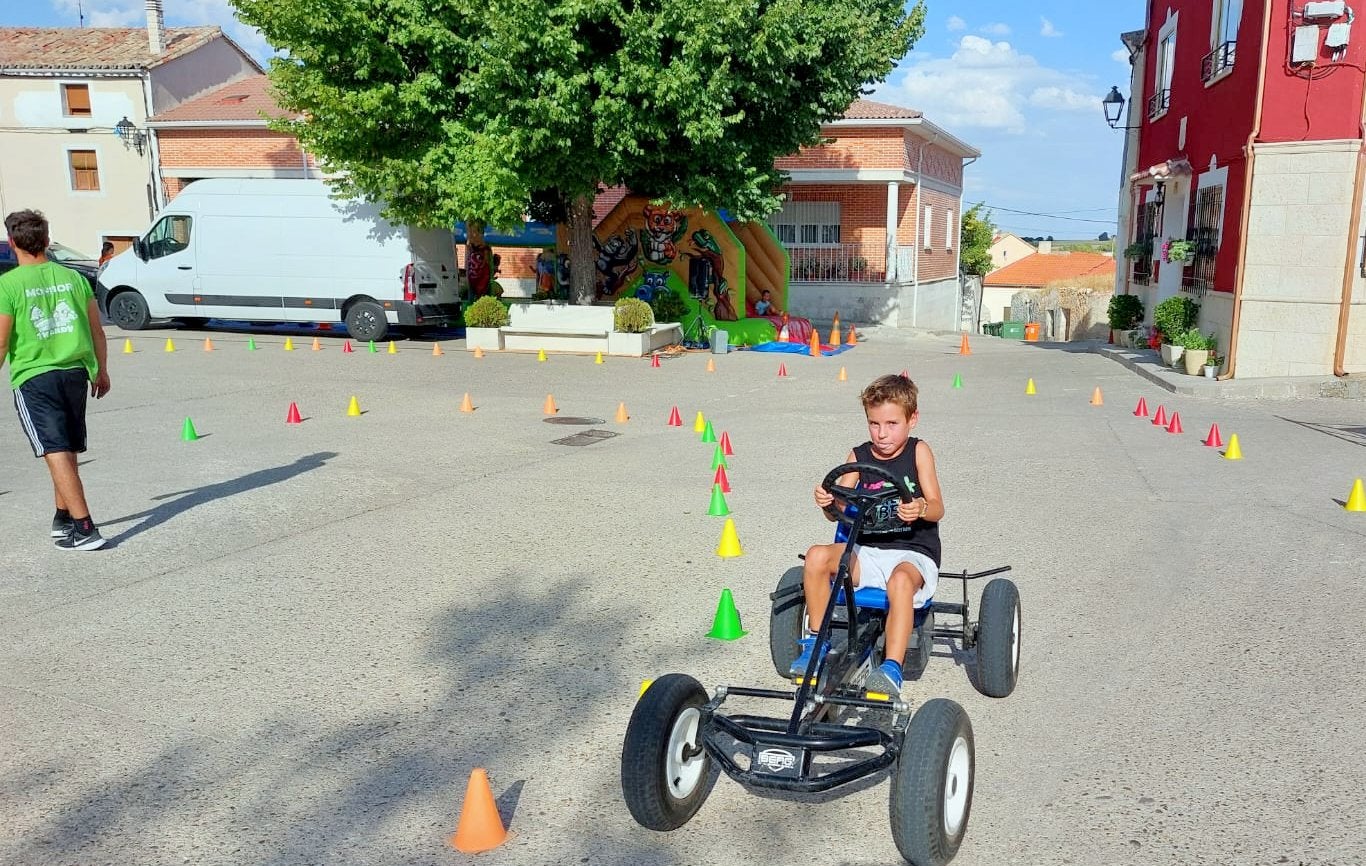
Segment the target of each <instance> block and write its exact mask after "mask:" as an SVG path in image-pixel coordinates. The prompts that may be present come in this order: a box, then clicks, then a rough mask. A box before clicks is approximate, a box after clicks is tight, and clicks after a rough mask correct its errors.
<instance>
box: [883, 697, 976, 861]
mask: <svg viewBox="0 0 1366 866" xmlns="http://www.w3.org/2000/svg"><path fill="white" fill-rule="evenodd" d="M975 770H976V758H975V755H974V749H973V740H972V723H971V722H970V721H969V720H968V714H967V713H966V712H965V711H964V710H963V708H962V707H960V706H959V705H958V704H956V703H954V702H953V701H950V700H948V699H946V698H935V699H934V700H931V701H928V702H926V703H925V705H924V706H922V707H921V708H920V709H919V711H917V712H916V714H915V715H914V716H913V717H912V718H911V725H910V727H909V728H908V729H907V731H906V735H905V739H904V740H903V741H902V745H901V755H900V756H899V757H898V758H897V765H896V772H895V774H894V775H893V777H892V796H891V816H892V838H893V839H894V840H895V841H896V848H897V850H898V851H900V852H901V856H902V857H904V858H906V862H908V863H911V864H912V866H943V864H945V863H948V862H949V861H950V860H952V859H953V855H955V854H957V853H958V846H959V845H961V844H962V843H963V835H964V833H966V832H967V829H968V814H969V813H970V812H971V811H972V786H973V775H974V771H975Z"/></svg>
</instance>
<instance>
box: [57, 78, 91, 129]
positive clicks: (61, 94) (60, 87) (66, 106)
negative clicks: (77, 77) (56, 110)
mask: <svg viewBox="0 0 1366 866" xmlns="http://www.w3.org/2000/svg"><path fill="white" fill-rule="evenodd" d="M68 87H84V88H85V100H86V103H87V105H88V106H89V107H88V108H87V111H88V112H89V113H88V114H72V113H71V104H70V103H69V102H68V101H67V98H66V95H67V88H68ZM57 98H58V99H59V100H60V101H61V103H62V117H63V118H69V119H72V120H86V121H89V120H90V119H91V118H93V117H94V116H95V96H94V94H93V93H91V91H90V82H88V81H58V82H57Z"/></svg>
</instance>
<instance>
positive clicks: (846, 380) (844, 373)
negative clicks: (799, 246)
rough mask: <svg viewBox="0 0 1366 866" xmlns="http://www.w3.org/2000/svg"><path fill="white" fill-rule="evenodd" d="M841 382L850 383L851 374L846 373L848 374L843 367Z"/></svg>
mask: <svg viewBox="0 0 1366 866" xmlns="http://www.w3.org/2000/svg"><path fill="white" fill-rule="evenodd" d="M839 380H840V381H841V382H848V381H849V374H848V373H846V372H844V368H843V367H840V375H839Z"/></svg>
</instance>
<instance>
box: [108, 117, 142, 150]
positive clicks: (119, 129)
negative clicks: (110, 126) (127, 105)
mask: <svg viewBox="0 0 1366 866" xmlns="http://www.w3.org/2000/svg"><path fill="white" fill-rule="evenodd" d="M114 134H115V135H117V136H118V137H119V140H120V141H122V142H123V146H124V147H125V148H128V147H131V148H133V149H134V150H136V151H137V152H138V156H142V148H143V145H145V144H146V143H147V135H146V134H145V133H144V132H143V131H142V130H140V129H138V128H137V127H136V126H134V125H133V124H132V122H131V121H129V120H128V115H124V117H123V120H120V121H119V122H118V123H116V124H114Z"/></svg>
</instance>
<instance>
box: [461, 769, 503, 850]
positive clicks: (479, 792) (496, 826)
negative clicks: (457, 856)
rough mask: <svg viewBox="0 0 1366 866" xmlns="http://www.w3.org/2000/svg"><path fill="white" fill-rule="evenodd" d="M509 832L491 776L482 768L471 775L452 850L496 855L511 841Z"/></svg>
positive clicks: (466, 787)
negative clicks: (485, 852)
mask: <svg viewBox="0 0 1366 866" xmlns="http://www.w3.org/2000/svg"><path fill="white" fill-rule="evenodd" d="M507 838H508V831H507V830H506V829H504V827H503V819H502V817H501V816H499V814H498V804H497V803H496V802H495V801H494V799H493V788H492V786H490V785H489V774H488V772H487V771H486V770H484V769H482V768H476V769H475V770H474V771H472V772H471V773H470V781H469V784H467V785H466V786H465V804H464V805H463V806H461V807H460V823H459V824H458V825H456V828H455V833H454V835H452V836H451V838H450V844H451V847H453V848H455V850H457V851H461V852H463V853H465V854H478V853H479V852H481V851H492V850H493V849H494V848H497V847H498V846H499V845H501V844H503V843H504V842H506V841H507Z"/></svg>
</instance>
